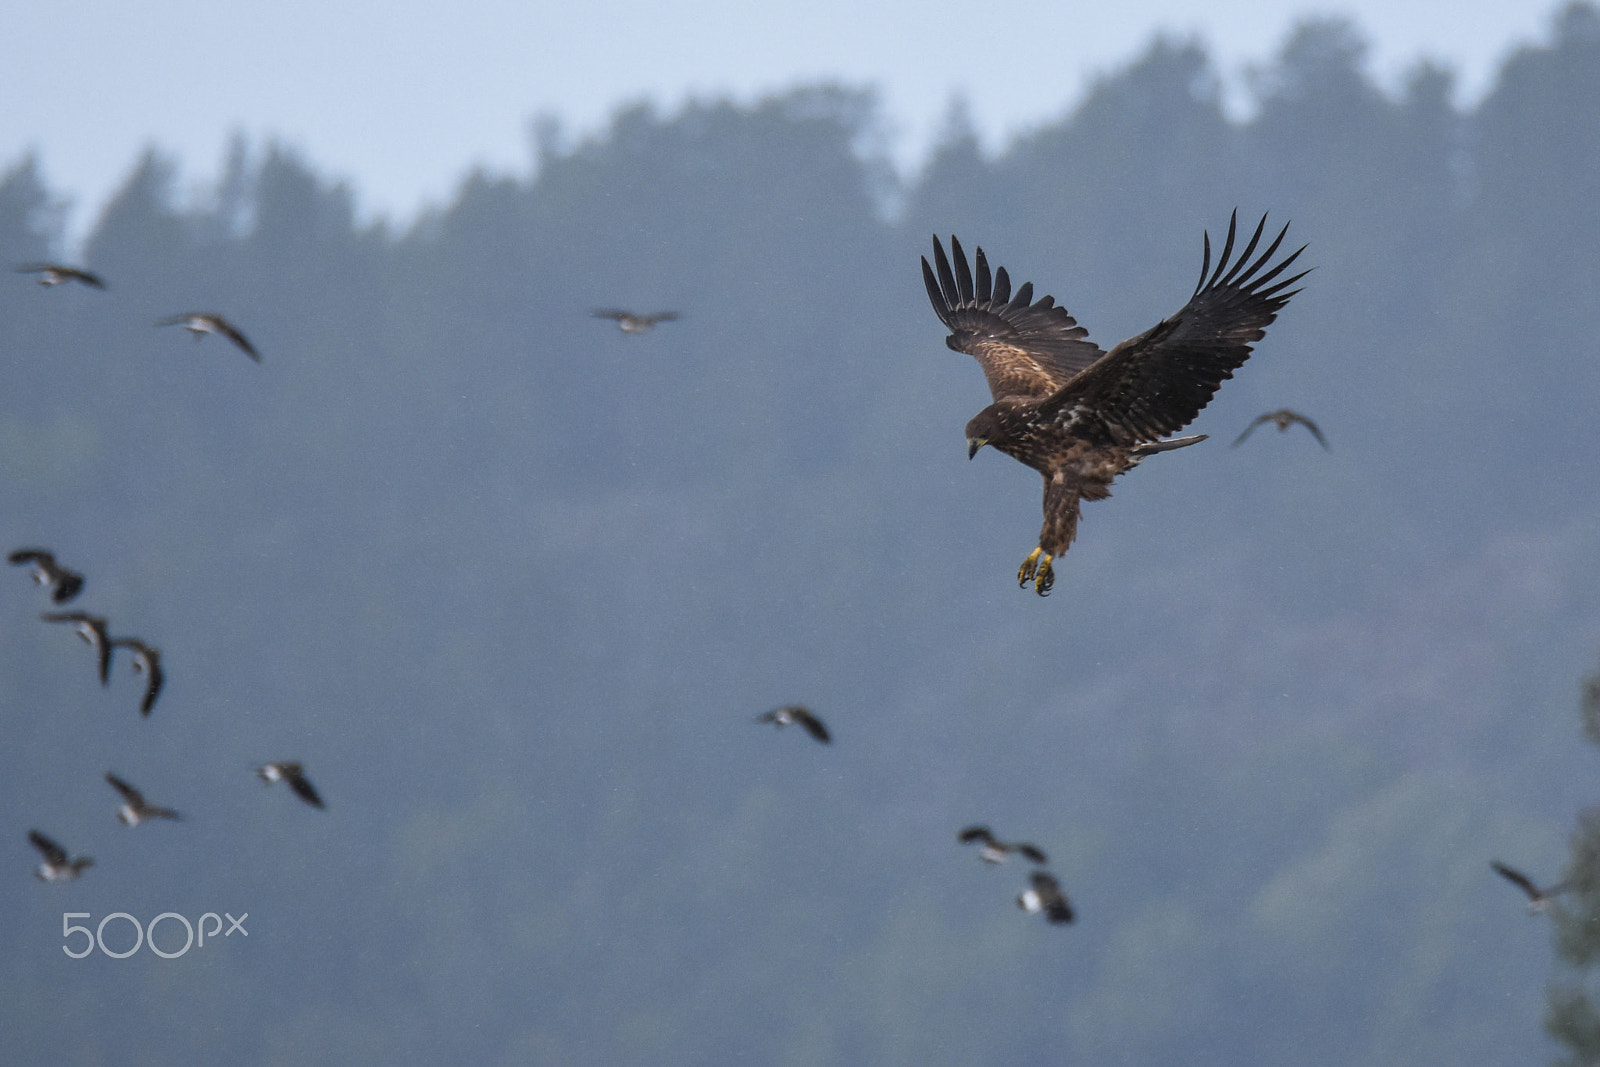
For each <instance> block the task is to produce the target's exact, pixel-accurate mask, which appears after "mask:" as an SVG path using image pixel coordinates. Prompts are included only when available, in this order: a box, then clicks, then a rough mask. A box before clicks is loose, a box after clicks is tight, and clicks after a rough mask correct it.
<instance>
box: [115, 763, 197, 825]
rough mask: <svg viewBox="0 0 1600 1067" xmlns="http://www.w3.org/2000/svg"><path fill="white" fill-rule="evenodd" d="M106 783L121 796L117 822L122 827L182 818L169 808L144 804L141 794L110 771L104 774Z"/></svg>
mask: <svg viewBox="0 0 1600 1067" xmlns="http://www.w3.org/2000/svg"><path fill="white" fill-rule="evenodd" d="M106 781H108V782H110V783H111V788H113V789H115V790H116V791H117V792H119V793H121V794H122V807H120V808H118V809H117V821H118V822H120V823H121V824H122V825H124V826H138V825H139V824H140V823H142V822H144V821H145V820H146V819H181V818H183V816H182V815H179V814H178V813H177V812H175V811H173V810H172V809H171V808H158V807H156V806H155V805H154V804H146V803H145V800H144V794H143V793H141V792H139V791H138V790H137V789H135V788H134V787H133V786H131V785H129V784H128V783H127V782H124V781H123V780H122V779H121V778H118V777H117V776H116V775H114V774H112V773H111V772H110V771H107V772H106Z"/></svg>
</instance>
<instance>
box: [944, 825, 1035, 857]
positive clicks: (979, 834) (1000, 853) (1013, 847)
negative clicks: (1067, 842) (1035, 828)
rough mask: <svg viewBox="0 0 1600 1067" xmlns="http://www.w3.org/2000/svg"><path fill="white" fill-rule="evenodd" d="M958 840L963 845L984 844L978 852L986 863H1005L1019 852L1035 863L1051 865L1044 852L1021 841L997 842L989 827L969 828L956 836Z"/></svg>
mask: <svg viewBox="0 0 1600 1067" xmlns="http://www.w3.org/2000/svg"><path fill="white" fill-rule="evenodd" d="M956 840H957V841H960V842H961V843H962V844H963V845H970V844H972V843H973V842H974V841H981V842H983V847H982V848H981V849H979V850H978V855H979V856H980V857H981V858H982V859H983V861H984V862H985V863H1004V862H1005V861H1006V860H1008V859H1010V858H1011V853H1013V852H1019V853H1021V854H1022V855H1024V856H1026V857H1027V858H1028V859H1030V860H1032V861H1033V862H1034V863H1040V864H1043V863H1049V862H1050V861H1049V860H1047V859H1046V858H1045V855H1044V853H1043V852H1041V851H1039V849H1038V848H1036V847H1035V846H1033V845H1029V844H1026V843H1024V842H1021V841H1017V842H1007V841H1000V840H997V839H996V838H995V836H994V834H992V833H990V832H989V828H988V827H987V826H969V827H967V828H966V829H965V830H962V831H961V832H960V833H959V834H957V835H956Z"/></svg>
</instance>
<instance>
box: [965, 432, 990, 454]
mask: <svg viewBox="0 0 1600 1067" xmlns="http://www.w3.org/2000/svg"><path fill="white" fill-rule="evenodd" d="M988 443H989V439H988V438H987V437H969V438H967V458H968V459H971V458H972V457H973V456H976V455H977V454H978V449H980V448H982V447H983V446H984V445H986V444H988Z"/></svg>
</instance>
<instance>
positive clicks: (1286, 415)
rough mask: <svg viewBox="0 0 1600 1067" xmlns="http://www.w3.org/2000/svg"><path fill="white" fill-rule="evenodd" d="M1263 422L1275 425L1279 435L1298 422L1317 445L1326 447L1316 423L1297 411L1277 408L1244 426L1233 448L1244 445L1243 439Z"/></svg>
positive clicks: (1325, 440)
mask: <svg viewBox="0 0 1600 1067" xmlns="http://www.w3.org/2000/svg"><path fill="white" fill-rule="evenodd" d="M1264 422H1271V423H1276V424H1277V427H1278V432H1279V433H1282V432H1283V431H1285V430H1287V429H1288V428H1289V427H1291V426H1293V425H1294V424H1295V423H1297V422H1298V423H1299V424H1300V425H1302V426H1304V427H1305V428H1306V429H1308V430H1310V431H1311V436H1312V437H1315V438H1316V439H1317V443H1318V444H1320V445H1321V446H1322V447H1323V448H1327V447H1328V439H1327V438H1326V437H1323V436H1322V431H1321V430H1319V429H1317V424H1316V423H1314V422H1312V421H1311V420H1310V419H1308V418H1306V417H1305V416H1304V415H1302V414H1300V413H1299V412H1298V411H1290V410H1289V409H1288V408H1279V409H1278V410H1277V411H1269V412H1267V413H1266V414H1265V415H1257V416H1256V419H1255V421H1254V422H1252V423H1251V424H1250V425H1249V426H1246V427H1245V428H1244V433H1242V434H1240V435H1239V437H1238V439H1237V440H1235V441H1234V442H1233V447H1234V448H1238V447H1239V446H1240V445H1242V444H1244V439H1245V438H1246V437H1249V436H1250V434H1251V433H1253V432H1254V431H1255V428H1256V427H1257V426H1260V425H1261V424H1262V423H1264Z"/></svg>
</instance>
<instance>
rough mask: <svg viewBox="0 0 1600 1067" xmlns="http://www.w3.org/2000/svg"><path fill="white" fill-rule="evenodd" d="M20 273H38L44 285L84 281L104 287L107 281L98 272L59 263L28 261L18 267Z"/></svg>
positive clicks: (87, 283) (85, 283) (84, 282)
mask: <svg viewBox="0 0 1600 1067" xmlns="http://www.w3.org/2000/svg"><path fill="white" fill-rule="evenodd" d="M17 273H18V274H37V275H38V276H39V284H40V285H43V286H57V285H65V284H66V283H67V282H82V283H83V284H84V285H88V286H92V287H93V288H95V289H104V288H105V287H106V283H105V282H104V281H102V280H101V279H100V276H99V275H98V274H90V273H89V272H88V271H86V270H79V269H78V268H77V267H64V266H62V265H61V264H59V263H28V264H24V265H23V266H21V267H18V268H17Z"/></svg>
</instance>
